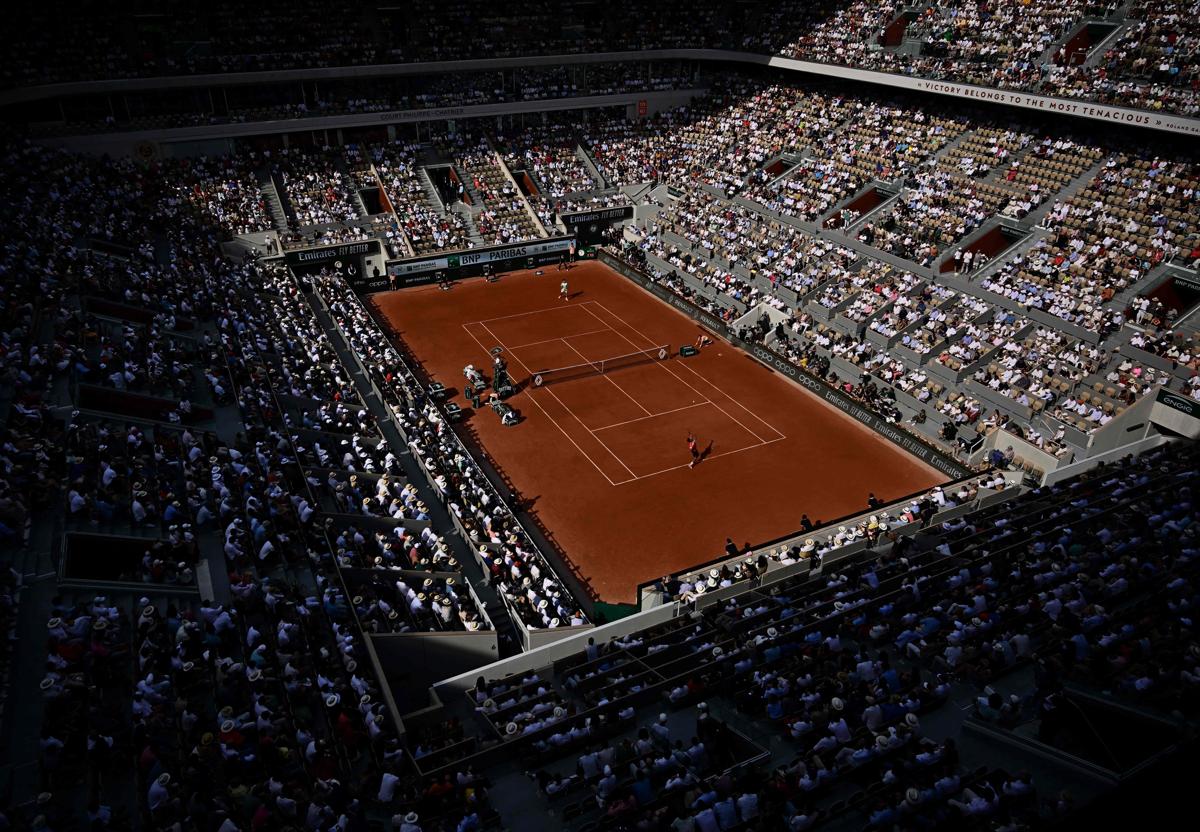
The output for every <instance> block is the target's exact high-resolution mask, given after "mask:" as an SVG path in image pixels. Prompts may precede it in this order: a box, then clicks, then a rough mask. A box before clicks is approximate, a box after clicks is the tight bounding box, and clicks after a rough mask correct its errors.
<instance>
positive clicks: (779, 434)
mask: <svg viewBox="0 0 1200 832" xmlns="http://www.w3.org/2000/svg"><path fill="white" fill-rule="evenodd" d="M584 303H594V304H595V305H596V306H599V307H600V308H601V309H603V310H604V311H605V312H607V313H608V314H610V315H612V316H613V317H614V318H616V319H617V320H618V321H620V322H621V323H623V324H624V325H625V326H627V327H629V328H630V329H632V330H633V331H634V332H636V333H637V334H638V335H640V336H642V337H643V338H645V339H646V340H647V341H651V339H650V337H649V336H647V335H646V333H644V332H642V331H641V330H640V329H638V328H637V327H635V326H634V325H633V324H631V323H629V322H628V321H626V320H625V319H624V318H622V317H621V316H620V315H618V314H617V313H616V312H613V311H612V310H611V309H609V308H608V307H607V306H605V305H604V304H603V303H600V302H599V301H594V300H591V301H585V302H584ZM581 305H582V304H581ZM588 311H589V312H591V310H590V309H589V310H588ZM592 317H594V318H596V320H598V321H599V320H600V318H599V316H597V315H596V314H595V313H594V312H592ZM601 323H603V321H601ZM613 332H617V330H615V329H614V330H613ZM617 334H618V335H620V334H621V333H619V332H617ZM622 337H624V336H622ZM625 340H626V341H628V342H629V343H630V344H631V345H633V346H637V345H636V344H634V343H633V341H630V340H629V339H628V338H625ZM680 366H682V367H683V368H684V369H685V370H687V371H688V372H689V373H691V374H692V375H694V376H695V377H696V378H698V379H700V380H701V381H703V382H704V383H705V384H707V385H708V386H709V387H711V388H712V389H714V390H716V391H718V392H720V393H721V394H722V395H723V396H725V398H727V399H729V401H730V402H732V403H733V404H736V405H737V406H738V407H740V408H741V409H742V410H744V411H745V412H746V413H748V414H749V415H750V416H751V417H753V418H754V419H755V420H756V421H757V422H759V424H761V425H763V426H764V427H767V428H769V429H770V430H771V432H772V433H774V434H775V435H776V436H777V437H778V438H780V439H786V438H787V436H786V435H785V434H784V433H783V431H781V430H779V429H778V428H776V427H775V426H774V425H772V424H771V423H770V422H768V421H766V420H765V419H763V418H762V417H761V416H759V415H758V414H757V413H755V412H754V411H753V410H751V409H750V408H748V407H746V405H744V404H742V403H741V402H739V401H738V400H737V399H735V398H734V397H733V396H731V395H729V394H728V393H726V392H725V391H724V390H722V389H721V388H720V387H718V386H717V385H716V384H714V383H713V382H711V381H709V380H708V379H707V378H705V377H704V376H702V375H700V373H698V372H696V371H695V370H693V369H692V368H691V367H689V366H688V365H687V363H686V362H685V363H683V364H681V365H680ZM663 369H664V370H668V371H669V368H667V367H664V368H663ZM671 374H672V375H675V374H674V372H672V373H671ZM676 378H679V377H678V376H676ZM679 380H680V381H683V379H679ZM683 383H684V384H687V382H686V381H684V382H683ZM688 387H692V386H691V385H690V384H688ZM692 389H693V390H696V388H695V387H692ZM696 392H697V393H699V392H700V391H699V390H696ZM705 398H707V397H705ZM713 406H714V407H716V408H717V409H718V410H720V411H721V412H722V413H725V415H726V416H729V418H730V419H733V420H734V421H735V422H737V423H738V424H739V425H742V427H743V428H746V430H747V431H749V432H750V435H751V436H753V437H754V438H755V439H757V440H758V441H760V442H765V441H766V440H764V439H762V437H760V436H759V435H758V434H756V433H755V432H754V431H752V430H750V428H748V427H746V425H744V424H742V422H741V421H739V420H738V419H734V417H733V416H732V415H731V414H729V413H726V412H725V409H724V408H722V407H721V406H720V405H719V404H717V403H716V402H713ZM772 441H773V440H772Z"/></svg>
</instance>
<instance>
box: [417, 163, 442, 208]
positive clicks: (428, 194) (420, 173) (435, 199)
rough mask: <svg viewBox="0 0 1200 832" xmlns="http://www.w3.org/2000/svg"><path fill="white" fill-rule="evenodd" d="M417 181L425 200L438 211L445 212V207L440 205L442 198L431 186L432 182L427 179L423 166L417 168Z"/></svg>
mask: <svg viewBox="0 0 1200 832" xmlns="http://www.w3.org/2000/svg"><path fill="white" fill-rule="evenodd" d="M417 179H419V180H420V182H421V187H422V188H424V189H425V200H426V202H428V203H429V204H430V205H432V206H433V207H434V208H436V209H437V210H438V211H445V210H446V206H445V205H444V204H443V203H442V198H441V196H440V195H439V194H438V192H437V188H435V187H434V186H433V180H432V179H430V178H429V174H428V172H426V170H425V166H424V165H422V166H421V167H419V168H417Z"/></svg>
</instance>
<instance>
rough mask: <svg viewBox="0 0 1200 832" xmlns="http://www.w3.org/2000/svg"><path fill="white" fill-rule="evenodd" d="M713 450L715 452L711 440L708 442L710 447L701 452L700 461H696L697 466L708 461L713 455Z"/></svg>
mask: <svg viewBox="0 0 1200 832" xmlns="http://www.w3.org/2000/svg"><path fill="white" fill-rule="evenodd" d="M712 450H713V440H711V439H710V440H708V447H707V448H705V449H704V450H703V451H701V452H700V458H699V459H698V460H696V464H699V463H701V462H703V461H704V460H706V459H708V456H709V454H711V453H712Z"/></svg>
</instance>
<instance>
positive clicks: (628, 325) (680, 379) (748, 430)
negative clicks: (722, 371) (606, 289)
mask: <svg viewBox="0 0 1200 832" xmlns="http://www.w3.org/2000/svg"><path fill="white" fill-rule="evenodd" d="M589 303H594V304H596V305H597V306H599V307H600V308H601V309H603V310H604V311H605V312H607V313H608V314H610V315H612V316H613V317H614V318H616V319H617V320H618V321H621V323H622V324H625V326H627V327H629V328H630V329H632V330H633V331H634V332H636V333H637V334H638V335H640V336H642V337H643V338H645V339H646V340H647V341H650V340H651V339H650V338H648V337H647V336H646V333H644V332H642V331H641V330H639V329H637V328H635V327H633V326H631V325H630V324H628V323H626V322H625V321H624V320H623V319H622V318H621V316H620V315H616V314H614V313H613V311H612V310H611V309H609V308H608V307H607V306H605V305H604V304H602V303H599V302H597V301H585V302H584V303H581V304H580V306H583V307H586V306H587V304H589ZM587 311H588V314H589V315H591V316H592V317H594V318H595V319H596V320H597V321H600V323H604V320H603V319H602V318H601V317H600V316H599V315H597V314H596V313H595V312H593V311H592V310H590V309H588V310H587ZM613 332H614V333H615V334H616V335H617V337H618V338H624V339H625V342H626V343H627V344H629V346H631V347H633V348H634V349H644V348H642V347H638V345H637V344H636V343H634V342H633V340H631V339H630V338H629V336H627V335H624V334H622V333H621V332H619V331H617V330H616V329H613ZM656 365H657V366H659V367H662V368H663V369H664V370H666V371H667V372H668V373H670V374H671V375H672V376H673V377H674V378H675V379H676V380H677V381H679V382H680V383H681V384H683V385H684V386H685V387H687V388H688V389H689V390H691V391H692V392H693V393H695V394H696V395H697V396H700V397H701V398H708V397H707V396H705V395H704V394H703V393H701V392H700V391H699V390H697V389H696V388H695V387H693V386H692V385H690V384H688V383H687V382H686V381H684V380H683V378H681V377H680V375H679V374H678V373H676V372H675V371H674V370H672V369H671V368H670V367H668V366H666V364H664V363H661V362H656ZM701 378H703V376H701ZM710 383H711V382H710ZM713 386H714V387H716V385H713ZM710 402H711V400H710ZM711 404H712V406H713V407H715V408H716V409H717V410H719V411H721V412H722V413H724V414H725V416H726V417H727V418H729V419H731V420H733V421H734V422H737V424H738V425H740V426H741V428H742V430H744V431H746V433H748V434H750V435H751V436H753V437H754V438H755V439H757V440H758V441H759V442H761V443H765V442H766V440H765V439H763V438H762V437H761V436H759V435H758V434H757V433H755V432H754V431H752V430H750V428H749V427H747V426H746V424H745V423H744V422H742V421H741V420H740V419H738V418H737V417H736V416H734V415H733V414H732V413H730V412H729V411H728V410H726V409H725V408H723V407H721V405H719V404H717V403H716V402H711ZM771 429H772V430H775V429H774V428H771ZM775 432H776V433H779V431H775ZM781 435H782V434H781Z"/></svg>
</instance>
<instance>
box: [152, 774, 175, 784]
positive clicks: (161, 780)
mask: <svg viewBox="0 0 1200 832" xmlns="http://www.w3.org/2000/svg"><path fill="white" fill-rule="evenodd" d="M155 782H157V783H158V785H160V786H165V785H167V784H168V783H170V782H171V775H170V774H168V773H167V772H165V771H164V772H163V773H162V774H160V775H158V780H157V781H155Z"/></svg>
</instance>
